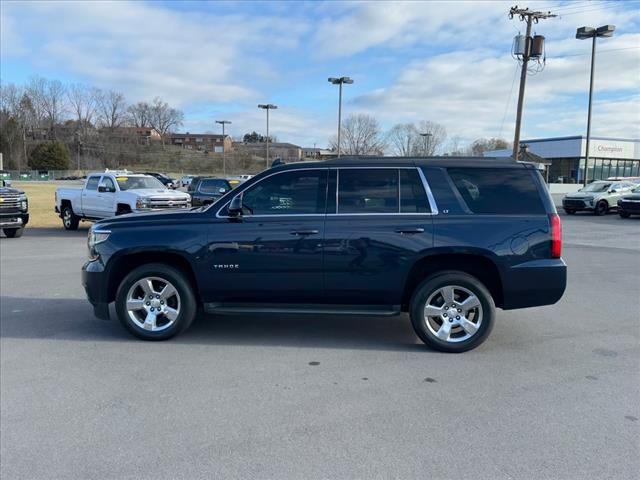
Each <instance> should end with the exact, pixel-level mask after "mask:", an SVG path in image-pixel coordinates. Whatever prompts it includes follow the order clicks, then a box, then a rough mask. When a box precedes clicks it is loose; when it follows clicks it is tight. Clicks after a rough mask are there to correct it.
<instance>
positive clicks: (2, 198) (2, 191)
mask: <svg viewBox="0 0 640 480" xmlns="http://www.w3.org/2000/svg"><path fill="white" fill-rule="evenodd" d="M27 223H29V200H28V199H27V194H26V193H24V191H22V190H18V189H17V188H11V184H10V182H8V181H6V180H4V179H0V228H2V231H3V232H4V234H5V235H6V236H7V237H9V238H14V237H21V236H22V232H24V228H25V227H26V226H27Z"/></svg>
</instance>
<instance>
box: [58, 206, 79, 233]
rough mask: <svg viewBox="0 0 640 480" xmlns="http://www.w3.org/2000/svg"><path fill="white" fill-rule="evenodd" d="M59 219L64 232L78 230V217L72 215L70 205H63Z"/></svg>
mask: <svg viewBox="0 0 640 480" xmlns="http://www.w3.org/2000/svg"><path fill="white" fill-rule="evenodd" d="M60 217H62V226H64V229H65V230H77V229H78V225H80V217H78V216H77V215H76V214H75V213H73V208H71V205H65V206H64V207H62V213H61V214H60Z"/></svg>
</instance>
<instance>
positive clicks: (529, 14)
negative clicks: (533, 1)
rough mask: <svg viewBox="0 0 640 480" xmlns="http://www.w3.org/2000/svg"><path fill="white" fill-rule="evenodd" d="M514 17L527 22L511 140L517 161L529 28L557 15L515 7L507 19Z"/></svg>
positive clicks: (529, 54)
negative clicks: (513, 131)
mask: <svg viewBox="0 0 640 480" xmlns="http://www.w3.org/2000/svg"><path fill="white" fill-rule="evenodd" d="M515 15H518V16H519V17H520V20H521V21H523V22H524V21H526V22H527V33H526V35H525V39H526V40H525V49H524V54H523V55H522V71H521V72H520V91H519V92H518V109H517V112H516V132H515V135H514V138H513V159H514V160H516V161H517V160H518V153H519V150H520V126H521V125H522V108H523V106H524V88H525V85H526V83H527V65H528V64H529V59H530V58H531V27H532V25H533V23H534V22H535V23H538V22H539V21H540V19H543V20H544V19H545V18H552V17H556V16H557V15H553V14H552V13H551V12H540V11H535V10H529V9H528V8H518V7H517V6H515V7H511V10H509V18H513V17H514V16H515Z"/></svg>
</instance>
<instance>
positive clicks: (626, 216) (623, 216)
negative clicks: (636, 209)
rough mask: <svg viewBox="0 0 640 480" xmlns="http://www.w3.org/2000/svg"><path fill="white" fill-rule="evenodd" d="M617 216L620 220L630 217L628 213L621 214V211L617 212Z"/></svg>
mask: <svg viewBox="0 0 640 480" xmlns="http://www.w3.org/2000/svg"><path fill="white" fill-rule="evenodd" d="M618 215H620V216H621V217H622V218H629V217H630V216H631V214H630V213H629V212H623V211H622V210H618Z"/></svg>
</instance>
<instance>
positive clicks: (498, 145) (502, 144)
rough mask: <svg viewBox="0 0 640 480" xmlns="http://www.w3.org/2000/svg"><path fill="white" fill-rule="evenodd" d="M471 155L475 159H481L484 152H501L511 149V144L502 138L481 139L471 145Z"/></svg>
mask: <svg viewBox="0 0 640 480" xmlns="http://www.w3.org/2000/svg"><path fill="white" fill-rule="evenodd" d="M469 148H470V150H471V155H473V156H474V157H481V156H482V155H483V154H484V152H486V151H489V150H501V149H504V148H511V146H510V144H509V142H507V141H506V140H503V139H502V138H479V139H477V140H476V141H475V142H473V143H472V144H471V146H470V147H469Z"/></svg>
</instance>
